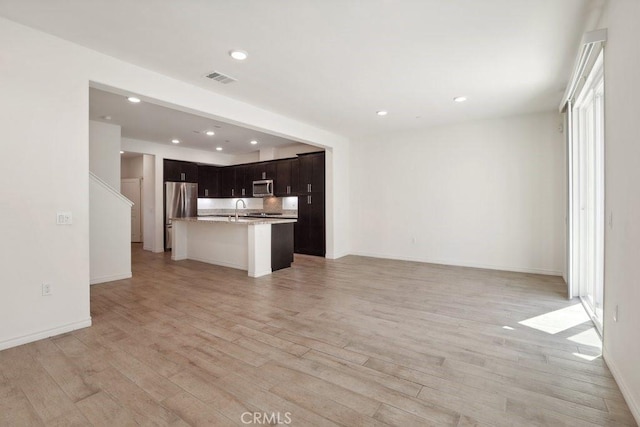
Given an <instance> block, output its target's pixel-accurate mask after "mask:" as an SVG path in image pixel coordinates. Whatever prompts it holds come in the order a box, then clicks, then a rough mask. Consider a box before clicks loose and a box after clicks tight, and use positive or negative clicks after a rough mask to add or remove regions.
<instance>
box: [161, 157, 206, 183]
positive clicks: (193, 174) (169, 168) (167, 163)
mask: <svg viewBox="0 0 640 427" xmlns="http://www.w3.org/2000/svg"><path fill="white" fill-rule="evenodd" d="M163 167H164V180H165V181H172V182H198V165H196V164H195V163H191V162H183V161H180V160H169V159H164V162H163Z"/></svg>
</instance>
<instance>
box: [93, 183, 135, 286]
mask: <svg viewBox="0 0 640 427" xmlns="http://www.w3.org/2000/svg"><path fill="white" fill-rule="evenodd" d="M89 194H90V196H89V216H90V218H91V221H90V229H89V230H90V239H89V240H90V245H89V247H90V269H89V271H90V283H91V284H92V285H93V284H96V283H103V282H110V281H113V280H120V279H126V278H129V277H131V206H132V203H131V202H130V201H129V200H128V199H126V198H125V197H124V196H123V195H121V194H120V193H118V192H116V191H115V190H114V189H113V188H111V187H109V185H108V184H107V183H105V182H103V181H102V180H100V179H98V178H96V176H95V175H94V176H92V177H91V180H90V182H89Z"/></svg>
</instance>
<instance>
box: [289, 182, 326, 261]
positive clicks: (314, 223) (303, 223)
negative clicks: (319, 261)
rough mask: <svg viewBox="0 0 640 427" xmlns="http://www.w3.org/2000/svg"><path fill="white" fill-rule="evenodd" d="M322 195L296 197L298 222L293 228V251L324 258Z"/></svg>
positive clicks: (323, 205) (323, 203)
mask: <svg viewBox="0 0 640 427" xmlns="http://www.w3.org/2000/svg"><path fill="white" fill-rule="evenodd" d="M324 207H325V202H324V193H314V194H307V195H305V196H298V222H296V223H295V227H294V251H295V252H296V253H299V254H306V255H316V256H325V253H326V242H325V214H324Z"/></svg>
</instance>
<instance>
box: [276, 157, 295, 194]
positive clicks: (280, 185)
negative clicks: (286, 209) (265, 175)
mask: <svg viewBox="0 0 640 427" xmlns="http://www.w3.org/2000/svg"><path fill="white" fill-rule="evenodd" d="M294 162H295V163H296V164H297V162H298V160H297V159H285V160H279V161H278V162H276V177H275V179H274V187H275V188H274V194H275V195H276V196H278V197H287V196H292V195H294V194H295V193H294V191H295V190H294V188H293V180H292V174H293V169H294V168H293V164H294ZM296 173H297V169H296Z"/></svg>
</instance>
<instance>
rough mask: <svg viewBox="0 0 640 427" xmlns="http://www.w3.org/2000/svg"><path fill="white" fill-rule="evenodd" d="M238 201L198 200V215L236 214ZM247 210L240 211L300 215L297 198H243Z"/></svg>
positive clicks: (241, 209) (241, 208)
mask: <svg viewBox="0 0 640 427" xmlns="http://www.w3.org/2000/svg"><path fill="white" fill-rule="evenodd" d="M237 200H238V199H198V215H214V214H228V213H234V212H235V208H236V201H237ZM242 200H244V202H245V203H246V205H247V207H246V209H245V208H243V207H242V205H240V206H239V208H240V211H242V212H246V211H251V212H267V213H282V214H285V215H297V214H298V198H297V197H265V198H253V197H247V198H243V199H242Z"/></svg>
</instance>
